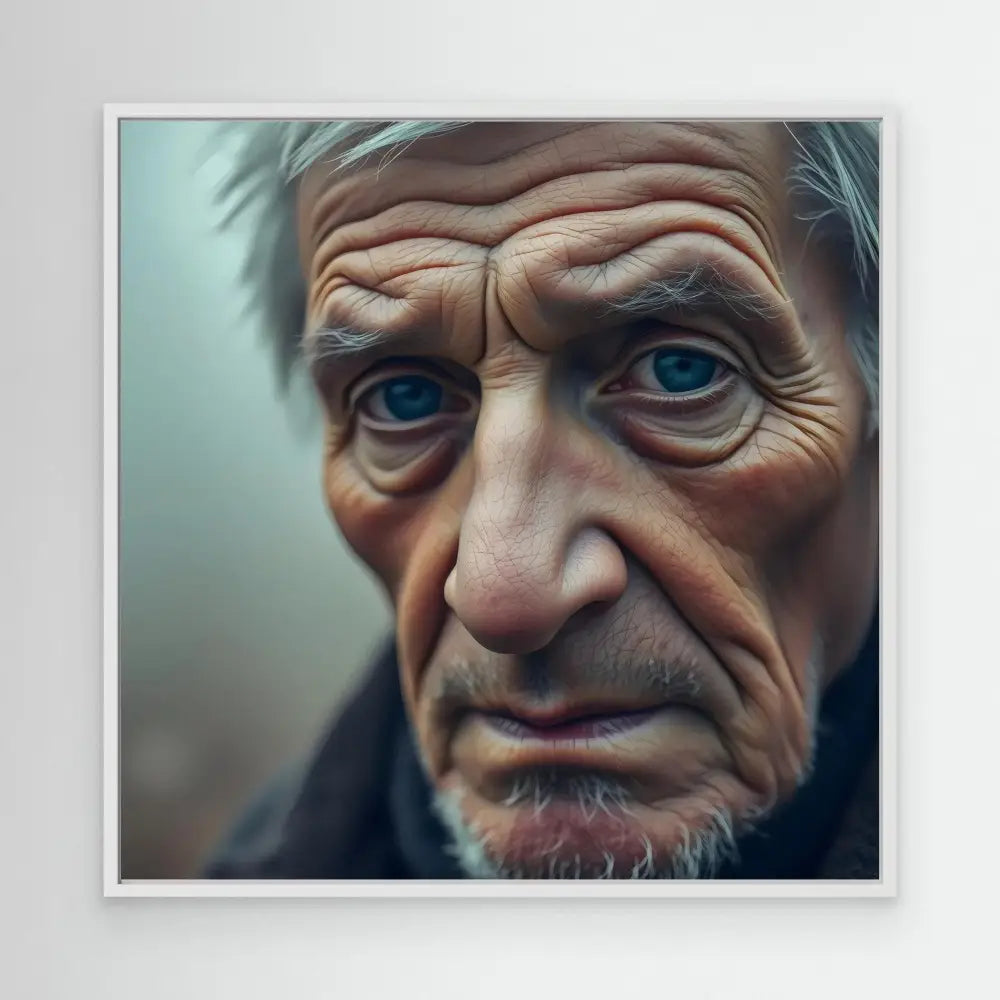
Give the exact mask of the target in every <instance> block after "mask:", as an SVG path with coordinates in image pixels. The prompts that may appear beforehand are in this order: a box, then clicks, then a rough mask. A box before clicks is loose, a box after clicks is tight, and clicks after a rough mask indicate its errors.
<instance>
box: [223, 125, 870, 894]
mask: <svg viewBox="0 0 1000 1000" xmlns="http://www.w3.org/2000/svg"><path fill="white" fill-rule="evenodd" d="M239 128H240V129H241V130H242V133H241V134H242V137H243V139H244V140H245V141H244V142H243V143H242V145H241V150H240V154H239V157H238V163H237V167H236V170H235V172H234V174H233V176H232V178H231V179H230V182H229V185H228V191H229V192H230V193H231V194H235V195H238V196H239V204H238V206H237V210H238V211H241V212H242V211H248V210H253V211H254V212H255V213H256V215H255V216H254V217H255V219H256V222H257V225H258V232H257V235H256V237H255V239H254V242H253V248H252V251H251V254H250V257H249V259H248V271H247V274H248V277H249V278H250V280H251V281H252V283H253V285H254V288H255V290H256V292H257V293H258V294H259V296H260V300H261V304H262V306H263V307H264V314H265V316H266V318H267V323H268V328H269V330H270V331H272V332H273V335H274V338H275V340H274V342H275V345H276V350H277V354H278V359H279V364H280V367H281V370H282V372H283V374H284V375H286V376H287V374H288V373H289V372H290V371H291V369H292V367H293V366H294V365H295V364H297V363H298V362H299V360H300V359H301V362H302V363H303V364H304V365H305V366H307V368H308V370H309V372H310V374H311V377H312V379H313V381H314V383H315V386H316V389H317V392H318V394H319V397H320V398H321V400H322V403H323V407H324V411H325V419H326V445H325V450H324V456H323V461H324V463H325V474H324V483H325V490H326V496H327V499H328V503H329V506H330V509H331V511H332V513H333V516H334V518H335V519H336V521H337V523H338V524H339V526H340V529H341V531H342V532H343V534H344V537H345V538H346V539H347V541H348V543H349V544H350V545H351V546H352V548H353V549H354V551H355V552H357V554H358V555H359V556H360V558H361V559H363V560H364V562H365V563H367V564H368V566H369V567H371V569H372V570H373V571H374V572H375V573H376V574H377V576H378V578H379V579H380V580H381V581H382V582H383V584H384V586H385V589H386V592H387V594H388V596H389V598H390V599H391V601H392V603H393V606H394V609H395V621H396V629H395V641H394V643H392V645H391V648H389V649H388V650H387V651H386V653H385V655H384V656H382V657H381V658H380V659H379V660H378V662H376V663H375V664H374V665H373V668H372V670H371V672H370V674H369V675H368V678H367V680H366V682H365V683H364V685H363V686H362V687H361V689H360V691H359V692H358V693H357V695H356V696H355V698H354V700H353V701H352V702H351V703H350V704H349V705H348V706H347V707H346V709H344V710H343V712H342V713H340V715H339V718H338V719H337V721H336V722H335V724H334V725H333V726H332V728H331V730H330V731H329V733H328V734H327V736H326V737H325V739H324V741H323V743H322V745H321V746H320V747H319V749H318V751H317V753H316V755H315V756H314V758H313V759H312V760H311V761H309V762H308V763H307V764H306V765H305V766H304V767H302V768H298V769H295V770H294V771H293V772H290V773H289V774H288V775H287V776H285V777H284V778H283V779H282V780H281V781H279V782H278V783H277V784H275V785H274V786H273V787H272V788H269V789H268V790H267V791H266V793H265V794H264V796H263V797H262V798H261V799H260V801H258V803H257V804H256V805H255V806H254V807H253V808H251V810H250V811H249V812H248V814H247V815H246V816H245V817H244V818H243V820H242V821H241V822H240V824H238V826H237V828H236V829H235V830H234V832H233V833H232V835H231V836H230V838H229V839H228V840H227V842H226V843H225V844H224V845H223V846H222V848H221V849H220V850H219V852H218V853H217V855H216V857H215V858H214V859H213V860H212V861H211V863H210V864H209V866H208V869H207V872H208V874H209V875H211V876H213V877H230V878H231V877H242V878H267V877H274V878H462V877H467V878H497V877H498V878H616V879H617V878H713V877H715V878H741V879H750V878H866V879H870V878H877V877H878V854H877V829H878V813H877V784H878V782H877V773H878V772H877V720H878V657H877V648H878V643H877V594H878V559H877V553H878V400H877V392H878V181H879V173H878V127H877V125H876V124H874V123H871V122H798V123H782V122H746V123H741V122H730V121H725V122H723V121H718V122H691V121H687V122H645V121H643V122H638V121H636V122H561V123H552V122H546V123H454V122H328V123H313V122H298V123H274V122H263V123H255V124H250V125H241V126H239ZM330 638H331V657H333V656H335V655H336V654H335V648H336V636H335V635H331V637H330Z"/></svg>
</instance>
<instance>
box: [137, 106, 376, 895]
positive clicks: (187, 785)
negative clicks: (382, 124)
mask: <svg viewBox="0 0 1000 1000" xmlns="http://www.w3.org/2000/svg"><path fill="white" fill-rule="evenodd" d="M216 128H217V126H216V125H215V124H214V123H210V122H187V121H129V122H125V123H123V124H122V134H121V140H122V141H121V186H120V198H121V223H120V250H121V269H120V289H121V291H120V295H121V298H120V302H121V314H120V315H121V327H120V332H121V338H120V342H121V354H120V361H121V368H120V387H121V396H120V399H121V421H120V427H121V442H120V463H121V466H120V468H121V479H120V524H121V530H120V541H121V549H120V553H121V555H120V575H119V585H120V595H121V619H120V633H121V647H120V648H121V661H120V663H121V666H120V680H121V844H122V871H121V877H122V878H127V879H129V878H185V877H193V876H195V875H196V874H197V871H198V867H199V865H200V863H201V862H202V860H203V859H204V857H205V854H206V852H207V851H209V850H210V849H211V847H212V846H213V845H214V843H215V841H216V840H217V839H218V838H219V837H220V836H221V835H222V834H223V833H224V831H225V830H226V828H227V827H228V826H229V824H230V823H231V822H232V821H233V819H234V818H235V816H236V814H237V813H238V811H239V810H240V808H241V807H242V806H243V805H244V804H245V803H246V801H247V799H248V798H249V797H250V796H252V794H253V793H254V791H255V790H257V789H258V788H259V786H260V785H261V784H262V783H263V782H265V781H266V780H267V779H268V778H269V777H270V776H272V775H273V774H274V773H275V772H276V771H278V770H279V769H280V768H281V767H282V766H283V765H285V764H287V763H288V762H290V761H291V760H292V759H294V758H295V757H298V756H301V755H303V754H306V753H308V752H309V750H310V748H311V747H312V746H313V745H314V744H315V742H316V741H317V740H318V738H319V737H320V735H321V732H322V730H323V729H324V728H325V726H326V723H327V720H328V719H329V718H330V717H331V715H332V714H333V712H334V711H335V709H336V707H337V705H338V704H339V703H340V702H341V700H342V699H343V698H344V696H345V695H346V694H347V693H348V692H349V691H350V688H351V685H352V684H353V683H354V682H355V680H356V679H357V678H358V676H359V674H360V671H361V670H362V668H363V667H364V665H365V662H366V661H367V659H368V658H369V657H370V655H371V654H372V652H373V650H374V648H375V647H376V646H377V645H378V642H379V639H380V638H381V637H382V636H383V635H385V634H386V633H387V632H388V630H389V627H390V616H389V613H388V610H387V606H386V604H385V601H384V599H383V597H382V595H381V591H380V589H379V588H378V587H377V585H376V583H375V582H374V580H373V579H372V578H371V577H370V576H369V574H368V573H367V571H366V570H365V569H364V568H363V567H361V565H360V564H359V563H358V562H357V561H356V559H355V558H354V557H353V555H351V554H350V553H349V551H348V550H347V549H346V547H345V546H344V544H343V543H342V542H341V539H340V537H339V534H338V533H337V530H336V527H335V525H334V524H333V522H332V520H331V518H330V517H329V515H328V513H327V511H326V509H325V507H324V505H323V500H322V495H321V488H320V458H321V423H320V418H319V413H318V410H317V408H316V406H315V403H314V402H313V400H312V397H311V396H310V394H309V389H308V386H307V385H306V384H305V382H304V381H303V382H301V383H299V384H298V385H295V386H293V389H292V391H291V394H290V395H289V396H288V397H287V398H286V397H284V396H281V395H280V394H279V393H278V391H277V389H276V385H275V380H274V378H273V375H272V368H271V355H270V352H269V350H268V348H267V346H266V344H265V340H264V334H263V331H262V330H261V329H260V325H259V323H258V321H257V320H256V318H255V317H252V316H247V315H245V314H244V309H243V305H244V302H245V295H244V292H243V289H242V288H241V287H240V286H239V283H238V278H237V275H238V270H239V265H240V261H241V259H242V254H243V251H244V239H243V238H242V237H241V234H240V233H239V232H232V233H227V234H225V235H220V234H218V233H216V232H214V231H213V228H212V227H213V221H214V219H216V218H217V217H218V213H217V210H215V209H213V208H212V204H211V195H212V189H213V186H214V185H215V184H216V183H217V182H218V179H219V178H220V177H221V176H222V174H223V172H224V171H225V169H226V162H225V154H224V153H223V152H220V151H216V152H214V153H213V152H212V149H213V143H212V140H213V134H214V132H215V129H216Z"/></svg>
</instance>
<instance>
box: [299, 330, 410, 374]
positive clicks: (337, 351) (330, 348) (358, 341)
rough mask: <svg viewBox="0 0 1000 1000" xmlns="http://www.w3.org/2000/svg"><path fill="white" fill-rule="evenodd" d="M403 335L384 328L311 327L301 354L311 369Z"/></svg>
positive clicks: (303, 342)
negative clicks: (311, 329) (313, 328)
mask: <svg viewBox="0 0 1000 1000" xmlns="http://www.w3.org/2000/svg"><path fill="white" fill-rule="evenodd" d="M402 336H403V335H402V334H399V333H390V332H386V331H385V330H362V329H360V328H358V327H351V326H341V327H329V326H324V327H320V328H319V329H316V330H313V331H312V332H311V333H309V334H307V335H306V336H305V337H304V338H303V341H302V353H303V355H304V357H305V361H306V364H307V365H308V366H309V367H310V368H316V367H319V366H322V365H324V364H327V363H330V362H334V361H340V360H342V359H344V358H349V357H351V356H352V355H355V354H365V353H367V352H368V351H372V350H375V349H376V348H379V347H382V346H383V345H385V344H386V343H390V342H392V341H393V340H397V339H400V338H401V337H402Z"/></svg>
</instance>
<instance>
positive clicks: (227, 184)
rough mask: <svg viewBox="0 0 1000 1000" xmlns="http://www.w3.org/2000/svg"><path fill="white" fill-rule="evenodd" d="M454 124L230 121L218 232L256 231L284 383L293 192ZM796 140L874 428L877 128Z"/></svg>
mask: <svg viewBox="0 0 1000 1000" xmlns="http://www.w3.org/2000/svg"><path fill="white" fill-rule="evenodd" d="M465 124H467V123H466V122H455V121H392V122H389V121H377V122H376V121H354V120H352V121H327V122H316V121H251V122H238V123H231V124H229V125H227V126H226V130H227V132H228V134H229V135H230V136H231V137H235V139H236V148H235V150H234V162H233V166H232V169H231V171H230V172H229V174H228V176H227V178H226V180H225V181H224V182H223V184H222V185H221V187H220V189H219V198H220V201H221V203H222V204H224V205H225V206H226V212H225V215H224V217H223V219H222V225H223V226H226V225H228V224H230V223H231V222H232V221H233V220H235V219H237V218H241V217H243V218H248V219H249V222H250V225H251V227H252V234H251V238H250V241H249V247H250V249H249V251H248V253H247V256H246V259H245V262H244V266H243V272H242V278H243V280H244V282H245V283H246V284H247V286H248V287H249V289H250V290H251V291H250V294H251V296H252V298H251V305H252V306H253V307H254V308H256V309H257V310H259V312H260V315H261V319H262V321H263V324H264V329H265V330H266V331H267V334H268V336H269V337H270V338H271V341H272V345H273V350H274V354H275V362H276V368H277V374H278V378H279V381H280V383H281V385H282V386H287V384H288V382H289V379H290V377H291V375H292V372H293V371H294V370H295V368H296V366H297V364H298V363H299V361H300V359H301V353H302V352H301V341H302V335H303V332H304V324H305V301H306V290H305V287H304V283H303V279H302V276H301V273H300V269H299V266H298V249H297V236H296V228H295V205H294V199H295V185H294V184H293V183H292V182H293V181H294V180H295V179H296V178H297V177H299V176H300V175H301V174H302V173H303V172H304V171H306V170H307V169H308V168H309V167H310V166H311V165H312V164H314V163H316V162H317V161H318V160H319V159H320V158H321V157H324V156H325V157H328V159H329V162H330V163H331V165H332V166H333V167H334V168H335V169H343V168H346V167H350V166H352V165H355V164H359V163H361V162H363V161H370V160H371V159H372V158H374V157H375V156H376V155H378V154H381V157H382V160H381V163H382V165H384V164H385V163H387V162H389V161H391V160H392V159H394V158H395V157H397V156H399V155H400V154H401V153H402V152H403V151H405V149H406V148H407V147H408V146H409V145H411V144H412V143H414V142H416V141H417V140H419V139H423V138H426V137H429V136H432V135H438V134H441V133H443V132H449V131H452V130H454V129H458V128H462V127H463V126H464V125H465ZM786 125H787V128H788V129H789V131H790V132H791V134H792V136H793V138H794V142H795V160H794V163H793V165H792V167H791V170H790V173H789V178H788V180H789V191H790V193H791V195H792V196H793V197H795V198H796V199H797V200H798V203H799V211H798V214H799V217H800V218H802V219H805V220H807V221H810V222H811V223H812V229H811V233H812V236H813V238H816V239H822V240H825V241H828V242H830V243H832V244H834V245H835V246H836V248H837V250H838V253H839V254H840V257H841V259H842V261H843V263H844V267H845V268H846V270H847V272H848V275H849V277H850V280H851V286H850V287H851V290H852V291H851V299H850V301H849V302H848V310H849V323H850V331H849V332H850V344H851V349H852V351H853V353H854V357H855V359H856V362H857V366H858V371H859V374H860V376H861V378H862V380H863V382H864V384H865V387H866V389H867V392H868V397H869V402H870V426H871V427H872V428H874V427H875V426H877V424H878V384H879V375H878V373H879V125H878V122H877V121H839V122H838V121H824V122H818V121H817V122H795V123H786Z"/></svg>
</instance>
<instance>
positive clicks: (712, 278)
mask: <svg viewBox="0 0 1000 1000" xmlns="http://www.w3.org/2000/svg"><path fill="white" fill-rule="evenodd" d="M785 304H787V303H785V302H782V303H780V304H779V303H777V302H776V301H774V300H771V299H770V298H768V297H767V296H764V295H761V294H760V293H759V292H755V291H753V290H752V289H749V288H747V287H745V286H744V285H742V284H740V283H739V282H737V281H735V280H733V279H732V278H730V277H728V276H727V275H725V274H722V273H721V272H720V271H718V270H716V269H715V268H714V267H711V266H710V265H707V264H699V265H697V266H695V267H693V268H691V269H689V270H684V271H675V272H673V273H670V274H666V275H663V276H662V277H659V278H654V279H652V280H650V281H647V282H644V283H643V284H642V285H640V286H639V287H638V288H637V289H635V290H634V291H632V292H629V293H627V294H625V295H621V296H617V297H615V298H610V299H603V300H597V301H595V302H594V309H595V312H596V313H597V314H599V315H602V316H605V317H607V316H615V315H621V316H622V317H623V318H628V319H637V318H641V317H644V316H655V315H656V314H657V313H665V312H670V313H673V314H676V315H692V314H696V313H700V314H706V313H711V314H716V315H723V316H730V317H732V318H734V319H736V320H737V321H748V320H752V319H759V320H769V319H775V318H776V317H777V316H778V315H780V313H781V306H782V305H785ZM411 338H412V334H410V333H409V332H407V331H405V330H380V329H372V330H366V329H362V328H360V327H355V326H339V327H320V328H318V329H316V330H314V331H312V332H311V333H309V334H307V335H306V336H305V337H304V338H303V353H304V355H305V360H306V364H307V365H308V366H309V367H310V368H311V369H315V368H317V367H321V366H323V365H325V364H329V363H335V362H337V361H341V360H344V359H346V358H351V357H357V356H359V355H361V356H363V355H366V354H373V353H375V352H377V351H383V350H385V349H386V348H387V347H390V346H391V345H392V344H393V343H396V342H402V341H405V340H408V339H411Z"/></svg>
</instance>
